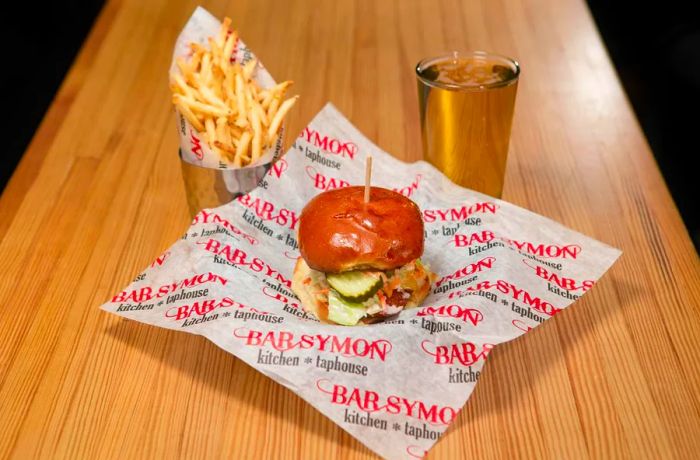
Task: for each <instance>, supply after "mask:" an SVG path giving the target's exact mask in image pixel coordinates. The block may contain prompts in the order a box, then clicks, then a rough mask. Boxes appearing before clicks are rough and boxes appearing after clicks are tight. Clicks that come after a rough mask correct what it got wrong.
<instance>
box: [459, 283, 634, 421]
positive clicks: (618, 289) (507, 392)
mask: <svg viewBox="0 0 700 460" xmlns="http://www.w3.org/2000/svg"><path fill="white" fill-rule="evenodd" d="M603 280H604V281H603ZM601 281H603V282H601V283H600V285H598V286H596V289H594V290H593V291H591V293H589V294H587V295H586V296H585V297H584V298H583V299H581V301H580V303H575V304H573V305H571V306H570V307H569V308H567V309H566V310H565V311H563V312H561V313H559V314H558V315H557V317H556V318H553V319H551V320H549V321H546V322H545V323H544V324H542V325H541V326H539V327H537V328H535V329H533V330H532V331H530V332H529V333H527V334H523V335H522V336H520V337H518V338H517V339H515V340H513V341H511V342H508V343H504V344H502V345H499V346H497V347H496V348H495V349H494V350H493V352H492V353H491V354H490V356H489V359H488V360H487V362H486V364H485V365H484V368H483V372H482V375H481V376H480V378H479V383H478V384H477V385H476V388H475V389H474V392H473V393H472V395H471V398H470V399H469V400H468V401H467V403H466V404H465V405H464V410H462V411H461V412H460V415H459V416H458V417H457V419H456V420H455V422H454V423H453V424H452V425H450V427H449V428H448V430H447V432H446V434H449V433H451V432H453V431H455V430H462V429H463V428H465V427H466V426H467V425H468V424H469V423H471V422H474V421H476V420H478V419H479V418H480V417H484V416H486V415H494V414H496V415H499V414H504V413H507V412H508V411H510V410H511V409H512V408H514V407H515V406H517V405H518V404H521V403H522V400H523V399H528V398H530V399H532V398H533V397H534V395H532V394H530V393H528V391H529V390H530V389H531V388H532V387H533V386H534V384H535V383H536V382H537V381H538V380H539V379H540V378H541V377H542V375H544V374H545V373H546V370H547V369H548V368H549V367H550V366H552V365H555V364H557V363H558V362H559V361H561V360H563V359H564V358H565V356H566V354H567V353H568V352H569V350H570V349H571V348H572V347H574V346H575V345H576V344H577V343H579V342H580V341H582V340H591V337H589V336H590V334H592V333H593V332H594V331H595V329H596V327H597V326H598V325H599V324H600V323H601V322H603V321H606V320H607V319H609V318H610V316H611V315H612V314H613V313H615V312H616V311H617V312H618V313H620V312H619V311H618V310H624V309H625V308H627V307H628V306H629V305H630V304H632V303H633V302H634V301H635V299H637V298H639V296H640V295H641V293H642V292H643V291H642V288H641V286H639V285H638V284H633V283H630V282H629V281H627V280H622V279H620V277H618V276H616V275H615V274H614V270H612V271H611V272H610V273H609V274H608V276H606V277H604V278H603V279H602V280H601ZM606 289H609V290H612V291H613V292H614V295H608V296H607V298H611V297H614V298H617V299H619V303H616V304H606V303H605V302H604V300H603V299H604V298H606V297H605V296H603V295H602V290H606ZM596 291H598V292H596ZM536 336H539V337H537V339H536ZM534 340H538V342H539V344H538V345H536V346H537V350H538V351H541V350H542V349H544V348H545V347H546V346H547V345H549V343H552V346H551V348H550V349H546V351H545V352H542V353H540V354H537V355H534V354H533V353H534V352H533V348H532V347H531V345H525V344H526V343H527V342H523V341H534ZM588 371H589V373H588V374H587V375H588V377H590V378H595V377H596V375H597V374H599V373H602V370H600V369H597V368H591V369H588ZM527 404H532V403H527ZM505 426H507V425H503V427H504V428H505Z"/></svg>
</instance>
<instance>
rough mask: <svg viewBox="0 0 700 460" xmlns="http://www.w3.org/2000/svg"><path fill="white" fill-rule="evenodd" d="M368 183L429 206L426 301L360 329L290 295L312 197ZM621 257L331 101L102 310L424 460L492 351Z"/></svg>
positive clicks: (398, 453) (376, 445)
mask: <svg viewBox="0 0 700 460" xmlns="http://www.w3.org/2000/svg"><path fill="white" fill-rule="evenodd" d="M368 154H371V155H372V156H373V157H374V173H373V176H372V177H373V184H374V185H377V186H383V187H387V188H391V189H394V190H397V191H399V192H401V193H403V194H404V195H406V196H408V197H410V198H411V199H412V200H414V201H415V202H416V203H418V205H419V206H420V208H421V210H422V212H423V217H424V220H425V234H426V244H425V253H424V256H423V258H422V260H423V261H424V262H425V263H427V264H428V265H429V266H430V267H431V268H432V269H433V270H434V271H435V272H436V273H437V274H438V275H439V279H438V281H437V282H436V284H435V286H434V288H433V292H432V294H431V295H430V296H429V297H428V298H427V299H426V301H425V303H424V304H423V306H421V307H419V308H416V309H412V310H408V311H404V312H402V313H401V314H400V315H398V317H396V318H395V319H394V320H392V321H390V322H387V323H383V324H374V325H370V326H365V327H344V326H333V325H327V324H321V323H319V322H318V321H316V320H315V319H314V318H313V317H311V316H310V315H307V314H306V313H305V312H304V311H303V310H302V308H301V307H300V305H299V304H298V301H297V299H296V298H295V297H294V295H293V294H292V292H291V289H290V279H291V277H292V270H293V268H294V263H295V259H296V258H297V257H298V255H299V253H298V250H297V240H296V238H297V234H296V231H297V228H298V224H299V215H300V212H301V210H302V208H303V207H304V205H305V203H306V202H307V201H308V200H309V199H310V198H311V197H313V196H314V195H316V194H318V193H321V192H322V191H323V190H327V189H330V188H334V187H342V186H347V185H349V184H360V183H362V181H363V177H364V164H365V157H366V156H367V155H368ZM619 254H620V252H619V251H618V250H616V249H613V248H611V247H609V246H606V245H605V244H602V243H599V242H597V241H594V240H592V239H590V238H588V237H586V236H584V235H581V234H579V233H576V232H573V231H571V230H568V229H566V228H564V227H562V226H561V225H559V224H557V223H555V222H553V221H551V220H549V219H546V218H544V217H541V216H538V215H536V214H533V213H531V212H529V211H526V210H524V209H522V208H519V207H516V206H514V205H511V204H509V203H506V202H504V201H500V200H497V199H494V198H491V197H488V196H486V195H482V194H479V193H476V192H473V191H470V190H466V189H463V188H461V187H458V186H456V185H454V184H453V183H452V182H450V181H449V180H447V179H446V178H445V177H444V176H443V175H442V174H441V173H440V172H439V171H437V170H436V169H435V168H433V167H432V166H431V165H429V164H427V163H424V162H418V163H413V164H406V163H403V162H401V161H398V160H396V159H394V158H393V157H391V156H390V155H388V154H387V153H385V152H383V151H381V150H380V149H379V148H377V147H376V146H375V145H373V144H372V143H371V142H369V141H368V140H367V139H366V138H365V137H364V136H363V135H362V134H361V133H360V132H358V131H357V130H356V129H355V128H354V127H353V126H352V125H351V124H350V123H349V122H348V121H347V120H346V119H345V118H344V117H343V116H342V115H341V114H340V113H339V112H338V111H337V110H336V109H335V108H334V107H333V106H332V105H327V106H326V107H325V108H324V109H323V110H322V111H321V112H320V113H319V114H318V115H317V116H316V117H315V118H314V119H313V121H312V122H311V123H310V124H309V126H308V127H306V128H305V129H304V131H303V132H302V133H301V135H300V136H299V137H298V138H297V139H296V142H295V143H294V145H293V147H292V148H291V149H290V150H289V151H288V152H287V154H286V155H285V156H284V157H283V158H282V159H281V160H280V161H278V162H277V163H276V164H275V165H274V166H273V167H272V168H271V169H270V171H269V172H268V174H267V175H266V176H265V177H264V179H263V180H262V181H261V182H260V184H259V187H258V188H257V189H255V190H253V191H252V192H251V193H250V194H246V195H242V196H240V197H239V198H237V199H236V200H234V201H233V202H231V203H229V204H227V205H225V206H221V207H219V208H215V209H208V210H203V211H202V212H200V213H199V214H198V215H197V216H196V217H195V219H194V222H193V224H192V226H191V227H190V228H189V229H188V230H187V233H185V235H184V236H183V237H182V239H181V240H180V241H178V242H177V243H175V244H174V245H173V246H172V247H170V249H168V250H167V251H165V253H163V254H162V255H161V256H159V257H158V258H157V260H156V261H155V262H154V263H153V265H152V266H151V267H150V268H147V269H146V270H145V271H144V272H142V273H141V274H140V275H138V277H137V278H136V281H134V282H133V283H132V284H131V285H129V286H128V287H127V288H126V289H124V290H123V291H122V292H119V293H117V294H116V295H115V296H114V297H113V298H112V300H111V301H110V302H108V303H106V304H105V305H104V306H103V307H102V308H103V309H105V310H107V311H110V312H112V313H115V314H117V315H121V316H124V317H126V318H130V319H133V320H136V321H141V322H143V323H147V324H151V325H155V326H160V327H165V328H169V329H174V330H179V331H184V332H190V333H193V334H200V335H203V336H205V337H207V338H208V339H209V340H211V341H213V342H214V343H216V344H217V345H218V346H220V347H221V348H223V349H225V350H227V351H229V352H230V353H232V354H234V355H236V356H237V357H238V358H239V359H241V360H243V361H245V362H246V363H248V364H250V365H251V366H253V367H255V368H256V369H257V370H259V371H260V372H262V373H264V374H265V375H267V376H269V377H270V378H272V379H274V380H275V381H277V382H279V383H280V384H282V385H284V386H286V387H287V388H289V389H291V390H292V391H294V392H295V393H297V394H299V395H300V396H301V397H302V398H304V399H305V400H306V401H308V402H309V403H310V404H311V405H313V406H314V407H315V408H317V409H318V410H319V411H321V412H322V413H323V414H325V415H326V416H328V417H329V418H331V419H332V420H333V421H334V422H335V423H337V424H338V425H340V426H341V427H342V428H343V429H344V430H346V431H347V432H349V433H350V434H352V435H353V436H354V437H356V438H357V439H358V440H359V441H360V442H362V443H363V444H365V445H366V446H367V447H369V448H370V449H372V450H373V451H374V452H376V453H378V454H379V455H381V456H384V457H388V458H413V457H422V456H423V455H424V454H425V452H426V451H427V450H428V449H430V447H431V446H432V445H433V444H434V443H435V442H436V441H437V439H438V438H439V436H440V435H441V433H443V432H444V431H445V429H446V428H447V426H448V425H449V424H450V422H452V421H453V420H454V419H455V417H456V416H457V414H458V412H459V411H460V409H461V408H462V406H464V404H465V402H466V401H467V399H468V398H469V395H470V394H471V392H472V391H473V389H474V386H475V385H476V382H477V379H478V377H479V373H480V371H481V369H482V367H483V365H484V362H485V361H486V358H487V356H488V353H489V351H490V350H491V349H492V348H493V347H494V346H495V345H497V344H499V343H502V342H505V341H507V340H511V339H513V338H515V337H518V336H520V335H521V334H524V333H525V332H527V331H529V330H530V329H531V328H533V327H536V326H537V325H539V324H540V323H542V322H544V321H545V320H546V319H548V318H549V317H550V316H552V315H554V314H556V313H557V312H559V311H560V310H561V309H563V308H566V307H567V306H568V305H570V304H571V303H572V302H573V301H574V300H575V299H577V298H578V297H579V296H581V295H583V294H584V293H585V292H586V291H587V290H588V289H590V288H591V287H592V286H593V284H594V283H595V281H596V280H598V279H599V278H600V277H601V276H602V275H603V273H604V272H605V271H606V270H607V269H608V267H610V265H611V264H612V263H613V262H614V261H615V259H616V258H617V257H618V256H619Z"/></svg>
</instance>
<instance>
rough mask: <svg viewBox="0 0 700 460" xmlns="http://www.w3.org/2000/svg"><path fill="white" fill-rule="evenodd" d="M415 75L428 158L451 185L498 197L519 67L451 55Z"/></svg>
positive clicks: (491, 60)
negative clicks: (452, 183)
mask: <svg viewBox="0 0 700 460" xmlns="http://www.w3.org/2000/svg"><path fill="white" fill-rule="evenodd" d="M417 72H418V76H419V77H420V78H419V79H418V93H419V100H420V114H421V129H422V133H423V157H424V159H425V160H426V161H428V162H430V163H432V164H433V165H434V166H435V167H437V168H438V169H439V170H440V171H442V172H443V173H444V174H445V175H446V176H447V177H449V178H450V179H451V180H452V181H453V182H455V183H457V184H459V185H461V186H463V187H467V188H470V189H473V190H476V191H479V192H482V193H485V194H487V195H491V196H494V197H499V198H500V196H501V193H502V191H503V179H504V176H505V170H506V159H507V157H508V143H509V139H510V127H511V122H512V120H513V107H514V105H515V93H516V90H517V87H518V81H517V73H516V72H517V67H515V64H512V63H511V62H509V61H506V60H504V59H500V60H497V59H489V58H487V57H478V56H474V57H459V58H456V57H450V58H444V59H442V60H437V61H435V62H429V63H428V65H427V67H424V68H421V67H420V66H419V68H418V69H417Z"/></svg>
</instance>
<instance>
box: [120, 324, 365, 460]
mask: <svg viewBox="0 0 700 460" xmlns="http://www.w3.org/2000/svg"><path fill="white" fill-rule="evenodd" d="M144 328H147V329H148V333H144ZM106 332H107V333H108V334H109V335H111V336H112V337H113V338H115V339H116V340H119V341H120V342H123V343H125V344H126V345H127V346H128V347H130V348H134V349H137V350H139V351H140V352H143V353H147V354H149V355H151V356H152V357H153V358H155V359H157V360H158V361H160V362H162V363H163V364H164V365H166V366H168V367H171V368H175V369H177V370H178V371H179V372H181V373H183V374H184V375H187V376H189V377H191V379H192V381H195V382H198V383H202V384H204V385H207V386H208V387H210V388H212V389H214V390H215V391H216V392H217V393H219V394H220V395H221V396H223V397H224V398H225V399H226V400H231V399H234V400H236V401H237V402H241V403H242V404H241V407H243V408H244V409H245V412H246V413H244V414H237V415H238V416H237V417H235V418H232V419H231V420H232V423H238V426H239V427H242V428H244V429H249V428H247V427H248V423H247V422H246V421H245V416H246V415H247V414H251V413H255V414H258V415H259V414H264V417H266V418H268V419H269V420H277V419H282V420H284V421H285V422H287V423H292V424H294V425H295V427H296V428H298V429H299V430H302V431H303V432H305V433H308V434H310V435H311V439H319V438H320V439H324V440H325V442H330V443H333V444H334V445H338V446H340V447H342V448H343V449H347V450H348V451H353V452H356V453H358V454H362V455H371V453H370V452H371V451H370V450H369V449H367V448H366V447H365V446H363V445H362V444H361V443H359V442H358V441H357V440H355V439H354V438H353V437H352V436H350V435H349V434H348V433H346V432H345V431H343V430H342V429H341V428H340V427H338V426H337V425H336V424H335V423H333V422H332V421H331V420H330V419H328V418H327V417H326V416H324V415H322V414H321V413H320V412H318V411H317V410H316V409H314V408H313V407H312V406H311V405H309V404H308V403H306V401H304V400H303V399H302V398H301V397H299V396H297V395H296V394H294V393H293V392H292V391H290V390H288V389H287V388H284V387H282V386H281V385H279V384H278V383H276V382H275V381H274V380H272V379H271V378H269V377H266V376H265V375H263V374H262V373H260V372H258V371H256V370H255V369H254V368H252V367H251V366H249V365H248V364H246V363H245V362H243V361H241V360H239V359H238V358H236V357H235V356H234V355H232V354H230V353H227V352H226V351H224V350H222V349H221V348H219V347H217V346H216V345H215V344H214V343H213V342H210V341H209V340H208V339H207V338H205V337H203V336H199V335H193V334H183V333H181V332H178V331H172V330H168V329H163V328H158V327H154V326H148V325H145V324H142V323H138V322H136V321H130V320H126V319H123V320H121V321H119V322H118V323H116V324H114V325H113V326H111V327H108V328H107V330H106ZM184 381H189V379H187V378H185V379H184ZM279 389H281V391H279ZM234 420H236V422H234ZM241 420H243V421H241ZM264 435H265V434H262V436H264ZM285 436H286V435H285ZM297 444H298V443H297ZM289 454H290V455H292V453H289Z"/></svg>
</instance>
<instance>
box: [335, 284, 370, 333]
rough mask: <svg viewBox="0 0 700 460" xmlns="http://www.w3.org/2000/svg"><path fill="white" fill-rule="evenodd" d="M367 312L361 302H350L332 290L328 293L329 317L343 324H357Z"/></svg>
mask: <svg viewBox="0 0 700 460" xmlns="http://www.w3.org/2000/svg"><path fill="white" fill-rule="evenodd" d="M366 314H367V308H366V307H365V306H364V305H362V304H361V303H355V302H349V301H347V300H345V299H343V298H342V297H341V296H340V294H338V293H337V292H335V291H333V290H331V291H330V292H329V293H328V319H329V320H330V321H333V322H334V323H337V324H342V325H343V326H354V325H356V324H357V323H358V322H359V321H360V319H362V317H363V316H365V315H366Z"/></svg>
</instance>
